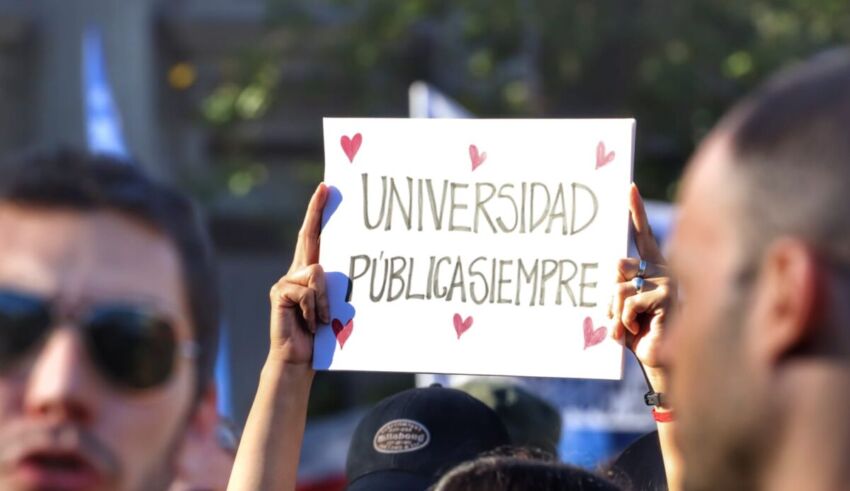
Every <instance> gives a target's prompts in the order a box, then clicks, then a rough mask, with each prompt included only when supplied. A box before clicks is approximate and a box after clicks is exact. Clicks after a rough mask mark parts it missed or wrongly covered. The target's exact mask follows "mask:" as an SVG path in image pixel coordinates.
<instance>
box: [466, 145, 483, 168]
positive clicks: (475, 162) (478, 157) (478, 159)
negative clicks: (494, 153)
mask: <svg viewBox="0 0 850 491" xmlns="http://www.w3.org/2000/svg"><path fill="white" fill-rule="evenodd" d="M469 160H471V161H472V170H475V168H476V167H478V166H479V165H481V164H483V163H484V161H485V160H487V152H481V153H480V154H479V153H478V147H476V146H475V145H470V146H469Z"/></svg>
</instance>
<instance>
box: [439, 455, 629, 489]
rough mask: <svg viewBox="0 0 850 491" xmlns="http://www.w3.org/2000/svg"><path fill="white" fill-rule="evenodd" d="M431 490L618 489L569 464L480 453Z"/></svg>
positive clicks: (442, 479) (459, 466) (449, 473)
mask: <svg viewBox="0 0 850 491" xmlns="http://www.w3.org/2000/svg"><path fill="white" fill-rule="evenodd" d="M431 489H432V491H524V490H528V489H534V490H537V491H563V490H573V491H615V490H617V489H619V488H617V487H616V486H615V485H614V484H612V483H610V482H608V481H606V480H605V479H603V478H601V477H598V476H596V475H595V474H592V473H590V472H588V471H585V470H583V469H579V468H577V467H572V466H569V465H566V464H560V463H554V462H540V461H536V460H528V459H520V458H514V457H481V458H478V459H476V460H472V461H469V462H465V463H463V464H460V465H458V466H457V467H455V468H454V469H452V470H451V471H449V472H448V473H446V474H445V475H444V476H443V477H442V478H441V479H440V481H439V482H437V484H435V485H434V486H433V487H432V488H431Z"/></svg>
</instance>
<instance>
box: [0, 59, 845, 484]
mask: <svg viewBox="0 0 850 491" xmlns="http://www.w3.org/2000/svg"><path fill="white" fill-rule="evenodd" d="M848 128H850V51H848V50H847V49H838V50H833V51H829V52H826V53H824V54H821V55H818V56H816V57H814V58H812V59H810V60H807V61H805V62H801V63H799V64H797V65H796V66H793V67H791V68H790V69H788V70H786V71H783V72H781V73H778V74H776V75H775V76H774V77H772V78H771V79H770V80H768V81H766V82H765V83H764V85H763V86H761V87H760V88H759V89H758V90H757V91H755V92H754V93H752V94H751V95H749V96H748V97H747V98H745V99H744V100H742V101H741V102H740V103H739V104H737V105H736V106H734V107H733V108H731V110H730V111H729V112H728V114H727V115H726V116H725V117H724V118H723V119H722V120H721V122H720V123H719V124H718V125H717V127H716V128H715V129H714V130H713V131H712V132H711V133H710V134H709V135H708V136H707V137H706V138H705V140H704V141H703V142H702V144H701V146H700V147H699V149H698V150H697V152H696V153H695V154H694V155H693V157H692V159H691V161H690V163H689V165H688V168H687V171H686V174H685V177H684V179H683V181H682V186H681V189H680V193H679V200H678V205H679V207H680V213H679V215H678V218H677V221H676V226H675V230H674V233H673V236H672V241H671V246H670V250H669V254H666V255H665V254H664V253H662V251H661V249H660V247H659V246H658V244H657V243H656V241H655V238H654V237H653V234H652V231H651V229H650V227H649V223H648V219H647V215H646V211H645V208H644V204H643V201H642V199H641V196H640V193H639V191H638V189H637V187H636V186H632V188H631V189H630V196H629V198H630V214H631V221H632V227H633V229H634V240H635V246H636V249H637V251H638V253H639V255H640V257H639V258H623V259H622V260H621V261H620V262H619V264H618V274H617V277H616V278H612V279H611V281H612V282H615V283H616V288H615V290H616V294H615V295H614V297H613V298H612V299H611V302H610V306H609V309H608V313H609V317H610V319H611V320H612V322H613V328H612V329H611V336H612V337H613V338H614V339H616V340H618V341H620V342H622V343H623V345H624V346H625V347H626V349H628V350H629V351H631V352H632V353H634V356H635V357H636V358H637V359H638V360H639V362H640V364H641V366H642V368H643V370H644V373H645V375H646V381H647V386H648V387H647V390H648V392H647V395H646V397H645V399H646V400H645V402H646V405H647V411H648V412H650V413H651V414H652V415H653V417H654V420H655V422H656V424H657V430H656V431H654V432H652V433H649V434H648V435H646V436H644V437H642V438H640V439H638V440H637V441H635V442H634V443H632V444H631V445H630V446H629V447H628V448H626V450H624V451H623V452H622V453H621V454H620V455H619V456H617V457H616V458H614V459H613V460H611V461H610V462H607V463H606V464H605V465H603V466H601V467H600V468H598V469H591V470H588V469H581V468H578V467H574V466H571V465H567V464H564V463H561V462H560V461H559V460H558V456H557V442H558V440H559V436H560V432H561V427H562V421H561V419H560V414H559V413H558V411H557V410H556V409H555V408H553V407H551V406H550V405H549V404H548V403H546V402H545V401H543V400H541V399H540V398H539V397H537V396H535V395H534V394H532V393H530V392H529V391H527V390H526V389H524V388H523V387H522V386H521V385H518V384H516V383H513V382H510V381H503V380H502V381H498V380H489V379H482V380H473V381H471V382H469V383H468V384H466V385H464V386H462V387H459V388H448V387H440V386H432V387H423V388H416V389H409V390H406V391H403V392H400V393H397V394H395V395H392V396H390V397H388V398H386V399H384V400H382V401H381V402H380V403H378V404H377V405H375V406H374V407H373V408H371V409H370V410H369V411H368V412H367V413H366V414H365V415H364V416H363V418H362V419H361V421H360V422H359V424H358V425H357V428H356V430H355V431H354V435H353V437H352V439H351V444H350V448H349V451H348V457H347V464H346V479H345V482H340V483H335V484H334V486H339V487H343V486H345V487H346V488H347V489H350V490H352V491H353V490H414V491H415V490H426V489H431V490H438V491H449V490H452V491H454V490H458V491H460V490H469V491H472V490H521V489H540V490H556V489H576V490H594V489H600V490H607V489H627V490H628V489H634V490H655V489H685V490H716V489H724V490H727V489H729V490H735V489H741V490H745V489H772V490H773V489H795V490H797V489H807V490H809V489H811V490H819V489H823V490H832V489H846V488H850V475H847V474H848V470H847V469H848V466H847V465H846V460H847V455H848V453H847V451H848V448H847V447H850V422H848V420H847V417H846V415H847V414H850V330H848V329H849V328H850V303H848V302H847V299H848V295H850V223H848V221H850V192H848V190H850V138H848ZM12 160H13V161H12V162H10V164H9V165H8V166H6V167H4V169H6V173H7V174H6V176H5V179H4V180H3V182H2V183H0V489H3V490H6V489H8V490H87V489H91V490H107V489H109V490H112V489H115V490H152V491H156V490H165V489H172V490H218V489H225V488H226V489H232V490H273V489H275V490H276V489H296V486H297V484H298V483H297V468H298V462H299V455H300V450H301V446H302V443H303V441H302V440H303V436H304V430H305V422H306V417H307V407H308V403H309V399H310V389H311V384H312V381H313V377H314V372H313V369H312V366H311V361H312V357H313V335H314V333H315V331H316V327H317V325H319V324H320V323H327V322H328V321H329V320H330V319H329V313H328V308H329V307H328V301H327V294H326V285H325V277H324V272H323V270H322V266H321V264H320V262H319V251H320V247H321V241H320V231H321V216H322V210H323V208H324V205H325V201H326V199H327V194H328V188H327V187H326V186H324V185H323V184H319V185H318V186H317V188H316V191H315V193H314V194H313V196H312V198H311V200H310V202H309V203H308V205H307V211H306V214H305V218H304V222H303V225H302V228H301V232H300V233H299V235H298V240H297V244H296V246H295V252H294V256H293V259H292V263H291V264H290V265H289V267H288V270H287V271H286V273H285V274H283V275H282V276H281V277H280V280H279V281H278V282H277V283H276V284H274V285H272V286H271V288H270V304H271V305H270V322H269V350H268V356H267V359H266V361H265V364H264V366H263V370H262V373H261V375H260V378H259V381H258V385H257V393H256V398H255V400H254V404H253V406H252V408H251V412H250V414H249V417H248V420H247V422H246V423H245V426H244V429H243V430H242V431H237V430H236V429H235V428H234V427H233V426H232V424H231V423H230V422H228V421H226V420H224V419H223V418H222V417H220V416H219V415H218V412H217V409H216V407H217V405H216V401H217V394H216V390H215V386H214V384H212V383H211V381H212V371H213V366H214V362H215V360H214V358H215V353H216V342H217V340H218V329H219V326H220V320H219V310H220V309H219V299H218V285H217V281H216V274H215V262H214V257H213V251H212V250H211V247H210V242H209V238H208V236H207V231H206V230H205V226H204V222H203V220H202V219H201V217H200V216H199V213H198V211H197V209H196V208H195V206H194V204H193V203H192V202H191V200H189V199H188V198H187V197H186V196H184V195H183V194H182V193H180V192H179V191H177V190H175V189H172V188H171V187H169V186H167V185H164V184H161V183H159V182H158V181H156V180H154V179H153V178H151V177H149V176H146V175H145V174H144V173H143V172H142V171H141V168H140V167H139V166H137V165H132V163H131V162H126V161H123V160H122V159H119V158H115V157H110V156H104V155H96V154H91V153H88V152H85V151H81V150H74V149H58V150H55V151H52V152H40V153H34V154H26V155H21V156H18V157H16V158H14V159H12ZM285 269H286V265H281V271H283V270H285ZM521 335H523V334H522V333H520V332H518V333H517V336H521ZM302 489H307V488H306V487H303V488H302ZM328 489H330V488H328ZM337 489H338V488H337Z"/></svg>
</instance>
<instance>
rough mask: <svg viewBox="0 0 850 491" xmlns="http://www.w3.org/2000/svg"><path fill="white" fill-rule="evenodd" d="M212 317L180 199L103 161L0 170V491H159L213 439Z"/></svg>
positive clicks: (197, 241)
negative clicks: (182, 458) (208, 435)
mask: <svg viewBox="0 0 850 491" xmlns="http://www.w3.org/2000/svg"><path fill="white" fill-rule="evenodd" d="M217 311H218V304H217V286H216V282H215V279H214V273H213V267H212V258H211V253H210V249H209V247H208V241H207V240H206V236H205V234H204V231H203V228H202V226H201V224H200V222H199V220H198V217H197V215H196V213H195V211H194V209H193V208H192V206H191V203H190V202H189V201H188V200H187V199H186V198H185V197H183V196H181V195H180V194H178V193H176V192H175V191H173V190H171V189H168V188H166V187H164V186H162V185H160V184H157V183H154V182H153V181H151V180H149V179H148V178H146V177H145V176H144V175H142V174H141V173H140V172H139V171H138V170H137V169H136V168H135V167H133V166H129V165H125V164H123V163H121V162H116V161H113V160H111V159H108V158H104V157H90V156H86V155H81V154H75V153H72V152H60V153H56V154H53V155H48V156H40V157H32V158H29V159H26V160H22V161H19V162H14V163H11V164H8V165H6V166H4V167H3V173H2V178H0V489H2V490H36V489H39V490H40V489H49V490H82V489H86V490H101V489H103V490H107V489H108V490H113V489H114V490H140V489H144V490H159V489H166V488H167V487H168V485H169V483H170V481H171V479H172V477H173V473H174V470H175V467H176V458H177V455H178V453H179V450H180V448H181V445H182V444H183V442H184V441H186V439H187V438H191V437H192V436H193V435H197V434H200V433H202V432H206V431H210V428H209V425H211V424H214V414H215V401H214V395H213V393H212V389H211V387H210V385H209V384H208V381H209V380H210V377H211V368H212V363H213V358H214V353H215V340H216V337H217V325H218V319H217Z"/></svg>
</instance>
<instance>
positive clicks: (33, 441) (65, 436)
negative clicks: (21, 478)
mask: <svg viewBox="0 0 850 491" xmlns="http://www.w3.org/2000/svg"><path fill="white" fill-rule="evenodd" d="M40 451H56V452H70V453H75V454H78V455H80V456H81V457H82V458H83V459H84V460H85V461H86V462H87V463H88V464H89V465H91V466H92V467H93V468H94V469H95V470H96V471H97V472H98V473H99V474H100V475H101V476H102V477H103V478H105V479H107V480H112V479H114V478H115V477H116V476H117V475H119V474H120V472H121V465H120V461H119V459H118V457H117V456H116V455H115V453H114V452H112V451H111V450H110V449H109V448H108V447H107V446H106V445H105V444H104V443H103V442H101V441H100V440H99V439H98V438H97V437H96V436H94V434H92V432H91V431H88V430H86V429H84V428H81V427H79V426H78V425H69V424H62V425H52V426H48V425H32V424H20V425H14V426H11V427H9V428H8V429H6V430H5V431H3V432H2V433H0V467H3V468H9V467H11V466H14V465H15V464H16V463H17V462H19V461H21V459H23V458H25V457H26V456H27V455H29V454H31V453H33V452H40Z"/></svg>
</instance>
